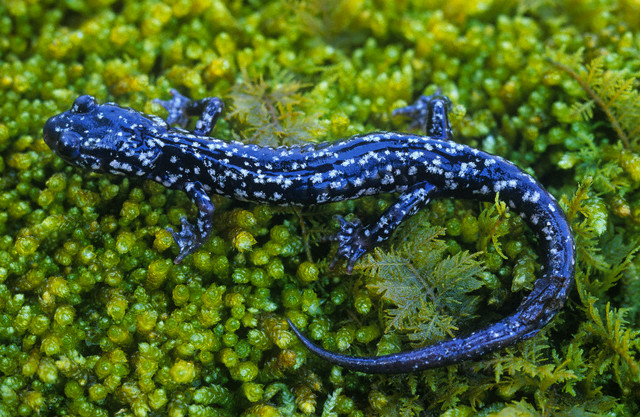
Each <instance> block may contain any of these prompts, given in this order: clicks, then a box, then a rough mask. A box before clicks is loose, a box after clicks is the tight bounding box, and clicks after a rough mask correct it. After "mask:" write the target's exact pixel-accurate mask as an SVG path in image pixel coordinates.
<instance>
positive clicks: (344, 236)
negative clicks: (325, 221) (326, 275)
mask: <svg viewBox="0 0 640 417" xmlns="http://www.w3.org/2000/svg"><path fill="white" fill-rule="evenodd" d="M335 218H336V220H338V221H339V222H340V230H338V233H336V234H334V235H331V236H329V238H328V240H331V241H335V242H338V251H337V252H336V254H335V256H334V257H333V259H332V260H331V263H330V264H329V268H333V267H334V266H335V265H336V264H337V263H338V261H339V260H340V259H341V258H343V257H344V258H347V267H346V268H345V270H346V272H347V273H348V274H350V273H352V272H353V266H354V265H355V263H356V261H357V260H358V259H360V257H361V256H362V255H364V254H365V252H367V251H368V250H369V249H371V243H370V241H369V239H368V237H367V236H366V235H367V229H366V228H365V227H364V226H362V223H361V222H360V220H359V219H355V220H354V221H352V222H350V221H347V220H345V219H344V218H343V217H342V216H336V217H335Z"/></svg>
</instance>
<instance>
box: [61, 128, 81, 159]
mask: <svg viewBox="0 0 640 417" xmlns="http://www.w3.org/2000/svg"><path fill="white" fill-rule="evenodd" d="M81 140H82V136H80V135H79V134H77V133H76V132H71V131H68V132H64V133H63V134H62V135H61V136H60V140H59V141H58V146H56V153H57V154H58V155H60V157H62V158H63V159H66V160H75V159H76V158H77V157H78V156H80V141H81Z"/></svg>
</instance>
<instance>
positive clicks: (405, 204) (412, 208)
mask: <svg viewBox="0 0 640 417" xmlns="http://www.w3.org/2000/svg"><path fill="white" fill-rule="evenodd" d="M435 190H436V188H435V186H433V185H431V184H429V183H426V182H423V183H419V184H416V185H414V186H413V187H411V188H410V189H409V190H407V191H406V192H404V193H403V194H402V195H400V197H399V198H398V201H396V202H395V203H394V204H393V205H392V206H391V207H389V208H388V209H387V211H385V212H384V213H383V214H382V216H380V218H379V219H378V221H377V222H376V223H374V224H371V225H368V226H364V225H362V224H361V223H360V220H357V219H356V220H355V221H353V222H349V221H346V220H345V219H343V218H342V217H338V221H339V222H340V230H339V231H338V232H337V233H336V234H335V235H332V236H330V237H329V240H332V241H335V242H338V250H337V252H336V254H335V256H334V258H333V260H332V261H331V264H330V267H331V268H333V267H334V266H335V264H336V263H337V262H338V261H339V260H340V259H341V258H346V259H347V267H346V271H347V273H351V272H352V271H353V267H354V265H355V263H356V261H357V260H358V259H360V258H361V257H362V255H364V254H365V253H366V252H368V251H369V250H371V249H373V248H375V247H376V246H379V245H380V244H382V243H383V242H384V241H386V240H387V239H389V237H390V236H391V234H392V233H393V231H394V230H396V228H397V227H398V226H399V225H400V223H402V221H403V220H404V219H406V218H407V217H409V216H411V215H413V214H415V213H417V212H418V210H420V209H421V208H422V207H424V206H425V205H426V204H427V203H428V202H429V199H430V198H431V197H432V196H433V194H434V192H435Z"/></svg>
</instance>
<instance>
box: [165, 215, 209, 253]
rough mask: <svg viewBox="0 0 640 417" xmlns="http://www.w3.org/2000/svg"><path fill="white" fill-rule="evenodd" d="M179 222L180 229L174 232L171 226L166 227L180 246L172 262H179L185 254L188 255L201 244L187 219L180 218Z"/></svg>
mask: <svg viewBox="0 0 640 417" xmlns="http://www.w3.org/2000/svg"><path fill="white" fill-rule="evenodd" d="M180 223H181V224H182V230H180V232H175V231H174V230H173V228H171V227H167V231H169V233H171V235H172V236H173V239H174V240H175V241H176V243H177V244H178V247H179V248H180V253H179V254H178V256H177V257H176V259H174V260H173V263H174V264H179V263H180V262H182V260H183V259H184V258H185V256H187V255H190V254H191V253H193V252H195V250H196V249H198V248H199V247H200V246H202V243H201V242H198V239H197V235H196V233H195V232H194V227H193V226H192V225H191V223H189V222H188V221H187V218H186V217H182V218H180Z"/></svg>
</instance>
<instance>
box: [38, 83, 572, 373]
mask: <svg viewBox="0 0 640 417" xmlns="http://www.w3.org/2000/svg"><path fill="white" fill-rule="evenodd" d="M172 95H173V98H172V99H171V100H169V101H159V103H160V104H162V105H163V106H164V107H165V108H166V109H167V110H168V111H169V117H168V118H167V121H164V120H162V119H160V118H159V117H157V116H149V115H144V114H142V113H139V112H137V111H135V110H132V109H129V108H123V107H120V106H118V105H116V104H113V103H106V104H102V105H99V104H97V103H96V102H95V99H94V98H93V97H91V96H81V97H78V98H77V99H76V101H75V102H74V104H73V106H72V108H71V109H70V110H69V111H66V112H64V113H61V114H59V115H57V116H54V117H52V118H51V119H49V120H48V121H47V123H46V124H45V126H44V139H45V141H46V143H47V144H48V145H49V147H50V148H51V149H52V150H53V151H54V152H56V153H57V154H58V155H59V156H60V157H62V158H63V159H64V160H65V161H67V162H68V163H70V164H72V165H76V166H79V167H82V168H86V169H90V170H93V171H97V172H106V173H111V174H120V175H127V176H139V177H142V178H148V179H151V180H154V181H157V182H159V183H161V184H164V185H165V186H167V187H170V188H173V189H178V190H183V191H185V192H186V193H187V194H188V195H189V197H190V198H191V199H192V200H193V201H194V203H195V204H196V206H197V207H198V219H197V224H196V226H195V227H194V226H192V225H190V224H189V223H188V222H187V221H186V220H185V219H182V230H181V231H180V232H174V231H173V230H171V229H169V230H170V231H171V233H172V234H173V237H174V239H175V240H176V242H177V243H178V246H179V247H180V254H179V255H178V257H177V258H176V260H175V262H176V263H177V262H180V261H181V260H182V259H183V258H184V257H185V256H187V255H189V254H191V253H193V252H194V251H195V250H197V249H198V248H199V247H200V246H201V245H202V244H203V243H204V242H206V240H207V238H208V237H209V235H210V233H211V229H212V225H213V223H212V217H213V211H214V206H213V203H212V202H211V199H210V198H209V196H208V193H213V194H220V195H224V196H227V197H230V198H236V199H241V200H245V201H252V202H257V203H268V204H278V205H297V206H310V205H314V204H320V203H325V202H331V201H341V200H345V199H353V198H357V197H360V196H362V195H372V194H379V193H391V192H397V193H400V196H399V198H398V201H397V202H396V203H395V204H394V205H392V206H391V207H390V208H389V209H388V210H387V211H386V212H385V213H384V214H383V215H382V216H381V217H380V219H379V220H378V221H377V222H376V223H374V224H371V225H367V226H364V225H361V224H360V223H359V222H358V221H356V222H347V221H345V220H344V219H342V218H340V230H339V231H338V233H337V234H336V235H335V236H332V237H331V239H332V240H334V241H337V242H338V250H337V254H336V257H335V258H334V260H333V262H332V264H333V263H335V262H336V260H338V259H340V258H346V260H347V267H346V269H347V272H351V270H352V269H353V265H354V264H355V262H356V261H357V260H358V259H359V258H360V257H361V256H362V255H363V254H364V253H365V252H367V251H369V250H371V249H372V248H374V247H376V246H378V245H380V244H381V243H382V242H384V241H385V240H387V239H388V238H389V236H390V235H391V233H393V231H394V230H395V228H396V227H397V226H398V225H399V224H400V223H401V222H402V221H403V220H404V219H405V218H406V217H407V216H410V215H412V214H414V213H416V212H417V211H418V210H420V209H421V208H422V207H424V206H425V205H426V204H427V203H428V202H429V200H430V199H431V198H435V197H453V198H464V199H478V200H483V201H493V200H494V198H495V195H496V193H499V195H500V199H501V200H503V201H506V202H507V203H508V204H509V206H510V207H511V208H512V209H513V210H515V211H516V212H518V213H520V215H521V216H522V217H523V218H524V219H525V220H526V222H527V223H528V224H529V226H530V227H531V229H532V230H533V231H534V232H535V234H536V236H537V238H538V242H539V244H540V247H541V255H542V256H541V261H542V273H541V277H540V278H539V279H538V280H537V281H536V282H535V284H534V288H533V291H531V293H530V294H529V295H528V296H527V297H526V298H525V299H524V300H523V302H522V304H521V305H520V306H519V307H518V309H517V310H516V311H515V313H514V314H513V315H511V316H508V317H506V318H505V319H503V320H501V321H499V322H498V323H495V324H492V325H490V326H489V327H487V328H484V329H482V330H479V331H477V332H474V333H471V334H469V335H466V336H460V337H456V338H453V339H450V340H445V341H442V342H439V343H436V344H434V345H431V346H427V347H425V348H422V349H417V350H414V351H410V352H404V353H398V354H393V355H385V356H378V357H352V356H346V355H341V354H336V353H332V352H329V351H327V350H324V349H322V348H320V347H318V346H316V345H314V344H313V343H312V342H311V341H309V340H308V339H307V338H305V337H304V336H303V335H302V334H301V333H300V331H299V330H298V329H297V328H296V327H294V326H293V324H291V323H289V324H290V326H291V327H292V329H293V330H294V332H295V333H296V334H297V335H298V337H299V338H300V340H301V341H302V343H304V345H305V346H307V348H309V350H311V351H312V352H314V353H315V354H317V355H318V356H320V357H322V358H324V359H326V360H328V361H329V362H332V363H334V364H337V365H340V366H343V367H346V368H349V369H353V370H357V371H362V372H369V373H402V372H412V371H418V370H422V369H427V368H433V367H437V366H443V365H448V364H453V363H457V362H460V361H462V360H465V359H471V358H476V357H478V356H480V355H483V354H485V353H487V352H491V351H494V350H496V349H500V348H502V347H504V346H507V345H511V344H514V343H516V342H518V341H520V340H522V339H525V338H528V337H531V336H533V335H534V334H536V333H537V332H538V330H540V329H541V328H542V327H543V326H544V325H546V324H547V323H548V322H549V321H550V320H551V319H552V318H553V317H554V316H555V314H556V313H557V312H558V311H559V310H560V309H561V308H562V306H563V305H564V302H565V300H566V298H567V295H568V292H569V290H570V289H571V287H572V284H573V276H574V266H575V260H574V257H575V247H574V241H573V236H572V234H571V229H570V227H569V224H568V223H567V219H566V217H565V215H564V213H563V212H562V210H561V209H560V207H559V206H558V204H557V202H556V200H555V199H554V198H553V197H552V196H551V195H550V194H549V193H548V192H547V191H546V190H544V188H543V187H542V186H541V185H540V184H539V183H538V182H537V181H536V180H535V179H533V177H531V176H530V175H528V174H526V173H525V172H523V171H522V170H521V169H519V168H518V167H516V166H515V165H513V164H512V163H510V162H508V161H505V160H504V159H502V158H500V157H498V156H493V155H490V154H487V153H485V152H482V151H480V150H477V149H474V148H470V147H468V146H465V145H461V144H458V143H455V142H453V141H452V140H451V128H450V125H449V120H448V116H447V109H448V106H449V100H448V99H447V98H446V97H443V96H430V97H421V98H420V99H419V100H418V101H417V102H416V103H415V104H413V105H411V106H408V107H405V108H402V109H398V110H396V111H395V112H394V114H405V115H408V116H410V117H412V118H413V119H414V124H417V125H423V126H424V127H425V128H426V131H427V136H418V135H411V134H406V133H392V132H375V133H370V134H366V135H360V136H354V137H351V138H347V139H344V140H340V141H336V142H332V143H326V144H323V145H320V146H311V145H309V146H305V147H291V148H267V147H260V146H257V145H246V144H242V143H239V142H227V141H223V140H220V139H215V138H210V137H207V136H206V135H208V134H209V132H210V131H211V129H212V128H213V126H214V124H215V122H216V120H217V118H218V116H219V115H220V113H221V111H222V109H223V105H222V102H221V101H220V100H219V99H217V98H206V99H202V100H197V101H193V100H189V99H188V98H186V97H183V96H181V95H180V94H178V93H177V92H175V91H172ZM191 116H200V119H199V120H198V122H197V124H196V128H195V129H194V131H193V132H188V131H186V130H183V129H181V128H172V127H170V125H171V124H179V125H180V126H183V127H184V126H185V125H186V123H187V121H188V118H189V117H191Z"/></svg>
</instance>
